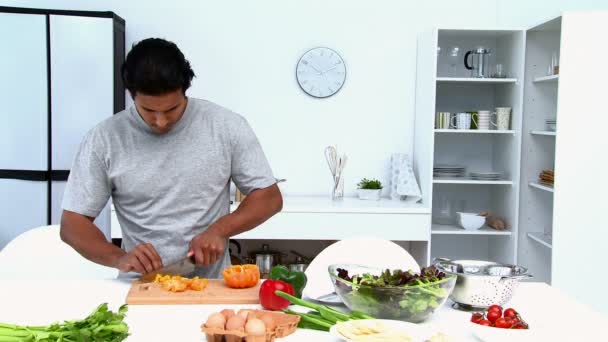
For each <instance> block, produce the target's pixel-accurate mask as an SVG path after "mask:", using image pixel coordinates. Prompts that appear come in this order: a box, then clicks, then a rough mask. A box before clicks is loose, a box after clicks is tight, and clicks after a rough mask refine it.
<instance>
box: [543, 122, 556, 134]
mask: <svg viewBox="0 0 608 342" xmlns="http://www.w3.org/2000/svg"><path fill="white" fill-rule="evenodd" d="M545 124H546V126H547V131H551V132H555V130H556V128H557V120H555V119H547V120H545Z"/></svg>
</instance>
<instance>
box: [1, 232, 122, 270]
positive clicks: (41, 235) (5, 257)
mask: <svg viewBox="0 0 608 342" xmlns="http://www.w3.org/2000/svg"><path fill="white" fill-rule="evenodd" d="M117 275H118V270H117V269H114V268H111V267H106V266H102V265H99V264H96V263H94V262H91V261H89V260H87V259H85V258H84V257H83V256H81V255H80V254H78V252H76V251H75V250H74V249H73V248H72V247H71V246H69V245H68V244H66V243H65V242H63V241H62V240H61V237H60V236H59V226H58V225H52V226H42V227H37V228H33V229H30V230H28V231H26V232H24V233H22V234H21V235H19V236H17V237H16V238H15V239H13V240H12V241H11V242H9V243H8V244H7V245H6V246H5V247H4V248H3V249H2V250H1V251H0V279H38V280H40V279H46V280H49V279H113V278H116V276H117Z"/></svg>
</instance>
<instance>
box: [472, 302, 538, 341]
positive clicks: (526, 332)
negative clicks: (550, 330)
mask: <svg viewBox="0 0 608 342" xmlns="http://www.w3.org/2000/svg"><path fill="white" fill-rule="evenodd" d="M471 324H472V327H473V328H472V329H473V333H474V334H475V336H477V337H478V338H479V339H480V340H482V341H485V342H501V341H510V342H512V341H527V340H530V341H531V340H532V338H531V333H530V326H529V325H528V323H527V322H526V321H524V319H523V318H522V316H521V314H520V313H519V312H517V311H516V310H515V309H513V308H508V309H505V310H503V308H502V307H501V306H500V305H492V306H490V307H489V308H488V309H487V310H486V311H483V312H475V313H473V314H472V315H471Z"/></svg>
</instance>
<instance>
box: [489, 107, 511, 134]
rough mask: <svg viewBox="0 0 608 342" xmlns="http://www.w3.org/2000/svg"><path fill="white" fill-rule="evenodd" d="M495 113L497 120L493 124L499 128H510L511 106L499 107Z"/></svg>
mask: <svg viewBox="0 0 608 342" xmlns="http://www.w3.org/2000/svg"><path fill="white" fill-rule="evenodd" d="M493 114H494V115H496V122H493V121H492V125H493V126H494V127H496V129H498V130H508V129H509V122H510V119H511V107H497V108H496V112H494V113H493Z"/></svg>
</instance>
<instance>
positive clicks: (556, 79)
mask: <svg viewBox="0 0 608 342" xmlns="http://www.w3.org/2000/svg"><path fill="white" fill-rule="evenodd" d="M606 31H608V12H606V11H586V12H567V13H564V14H563V15H562V16H560V17H558V18H554V19H551V20H548V21H545V22H543V23H541V24H539V25H537V26H534V27H533V28H530V29H528V30H465V29H449V28H446V29H434V30H430V31H428V32H425V33H424V34H423V35H422V36H421V37H420V39H419V40H418V64H417V77H416V120H415V130H414V132H415V137H414V170H415V172H416V174H417V175H418V179H419V182H420V185H421V190H422V196H423V202H424V203H426V204H427V205H428V204H431V208H432V216H433V219H434V222H442V223H446V225H437V224H433V225H432V226H431V234H430V235H431V238H430V239H431V243H430V247H429V248H430V254H431V255H432V256H433V257H440V256H443V257H449V258H452V259H461V258H463V259H464V258H466V259H478V260H492V261H502V262H511V263H517V264H519V265H522V266H525V267H528V268H529V269H530V271H531V273H532V274H533V275H534V281H544V282H547V283H550V284H551V285H552V286H555V287H557V288H560V289H561V290H563V291H565V292H567V293H569V294H570V295H574V296H577V298H578V299H580V300H582V301H584V302H586V303H587V304H589V305H592V306H595V307H598V308H602V307H608V297H606V296H604V297H601V298H600V297H598V296H597V293H601V291H603V286H604V284H603V283H602V282H595V283H593V284H590V283H589V282H580V279H578V278H577V277H573V276H572V270H577V272H579V273H583V274H584V273H587V274H593V273H594V272H597V270H596V268H597V263H593V262H590V260H596V259H597V255H601V254H600V253H601V252H603V251H604V250H605V242H606V241H608V229H606V224H604V223H605V221H606V219H605V213H606V212H607V211H608V204H607V203H608V202H606V200H605V199H604V196H605V194H606V193H608V182H603V181H601V176H600V174H601V170H606V169H608V158H603V156H604V155H605V154H606V151H605V150H606V146H608V135H606V133H605V130H606V129H605V125H602V124H601V123H603V122H604V121H605V111H604V110H602V109H603V108H604V107H605V99H606V87H605V84H604V80H605V79H608V68H603V67H602V66H603V65H604V64H605V56H607V55H608V44H598V42H601V41H603V40H605V39H604V35H605V34H604V33H605V32H606ZM454 46H458V47H459V48H460V51H462V52H466V51H467V50H470V49H471V48H473V47H476V46H484V47H486V48H490V49H492V50H493V51H494V60H493V62H492V63H491V65H492V64H496V63H501V64H503V66H504V68H505V69H506V72H507V75H508V76H509V77H510V78H511V79H513V80H514V81H512V80H508V81H507V80H502V82H497V81H496V80H493V79H481V80H472V79H470V77H469V75H470V74H468V73H467V71H466V70H465V69H464V68H463V67H462V65H461V63H462V60H463V59H464V58H463V56H462V55H460V56H457V58H454V59H453V60H451V61H450V60H449V59H450V57H449V56H448V55H447V54H446V52H449V51H450V50H451V47H454ZM438 47H441V49H440V50H439V51H440V53H439V54H438V53H437V51H438V49H437V48H438ZM590 47H592V51H591V52H589V51H590V50H589V49H590ZM581 51H582V52H581ZM554 52H556V53H557V55H558V59H559V75H547V71H548V69H549V68H548V67H549V64H550V62H551V55H552V54H553V53H554ZM499 106H508V107H512V108H513V110H512V118H511V130H513V131H514V132H513V133H510V134H480V132H477V133H473V132H468V131H465V132H451V131H448V130H435V129H434V122H435V113H437V112H451V113H457V112H469V111H477V110H493V109H494V108H495V107H499ZM550 118H551V119H553V118H555V119H556V120H557V121H559V123H558V126H559V127H558V130H557V132H548V131H546V130H545V124H546V122H545V121H546V120H547V119H550ZM522 132H526V134H522ZM488 133H489V132H488ZM435 164H452V165H464V166H466V168H467V171H468V172H471V171H490V170H493V171H501V172H502V173H503V175H504V178H505V179H509V180H510V181H509V184H508V185H510V186H505V185H504V184H501V186H498V185H495V184H491V185H480V184H475V183H471V182H468V181H464V182H463V181H451V180H447V181H446V180H444V179H436V180H433V165H435ZM543 169H553V170H555V171H556V179H555V188H551V187H546V186H544V185H541V184H539V183H538V176H539V173H540V172H541V171H542V170H543ZM521 184H523V186H521ZM446 204H447V205H446ZM486 210H489V211H491V212H492V214H495V215H497V216H500V217H502V218H504V219H505V221H506V222H507V226H508V230H507V231H506V232H500V233H502V234H498V235H497V232H495V231H493V230H489V229H488V228H482V229H481V230H480V231H477V232H476V234H473V233H470V232H465V231H463V230H461V229H460V228H458V227H456V226H455V223H453V222H452V223H450V222H449V221H450V219H452V220H453V217H451V216H450V215H448V214H446V213H449V212H455V211H468V212H481V211H486ZM439 214H441V217H438V216H437V215H439ZM438 218H440V220H439V219H438Z"/></svg>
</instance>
